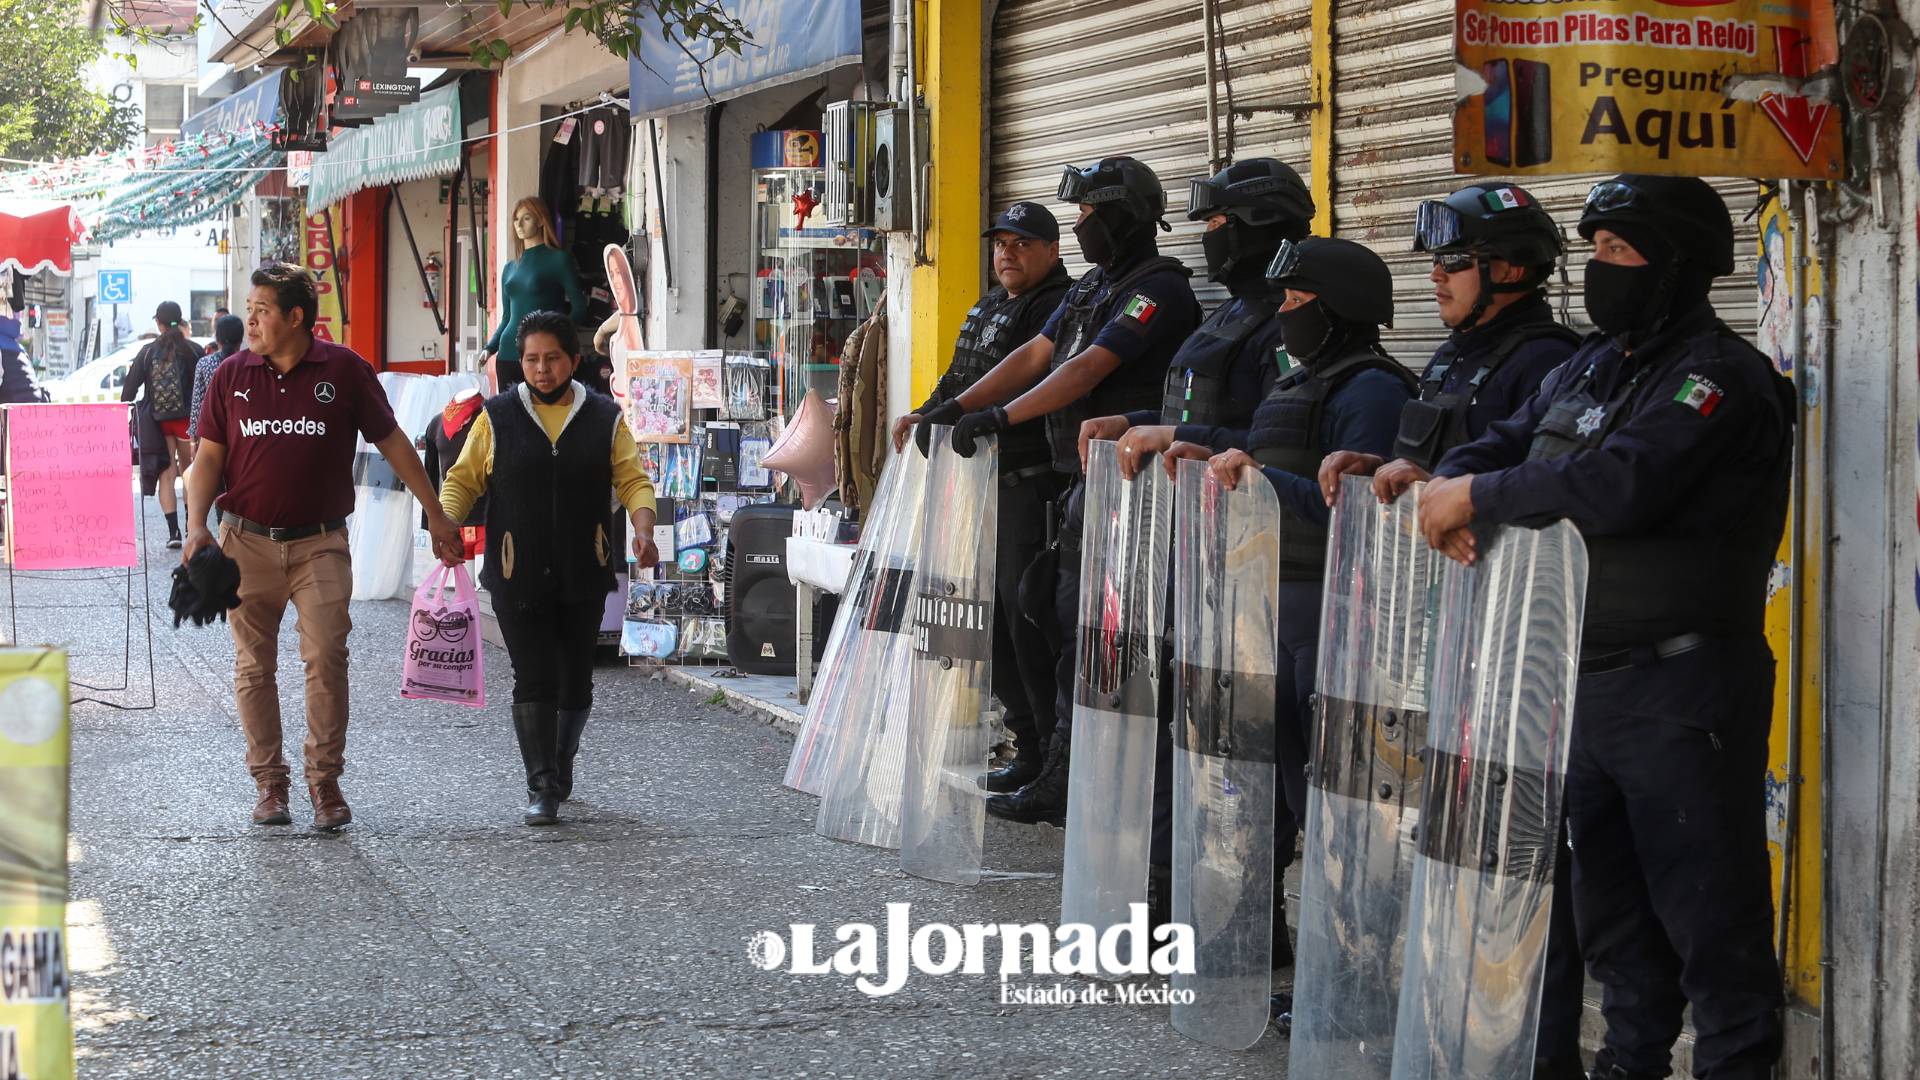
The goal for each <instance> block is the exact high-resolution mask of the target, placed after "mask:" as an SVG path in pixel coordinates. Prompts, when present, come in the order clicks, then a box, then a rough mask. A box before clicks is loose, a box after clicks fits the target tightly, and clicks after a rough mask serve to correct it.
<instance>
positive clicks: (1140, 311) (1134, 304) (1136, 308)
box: [1120, 293, 1160, 326]
mask: <svg viewBox="0 0 1920 1080" xmlns="http://www.w3.org/2000/svg"><path fill="white" fill-rule="evenodd" d="M1159 310H1160V302H1159V301H1157V300H1155V299H1154V298H1153V297H1151V296H1148V295H1147V294H1146V293H1134V294H1133V297H1132V299H1130V300H1128V301H1127V303H1126V306H1124V307H1122V308H1121V309H1120V314H1121V315H1122V316H1123V317H1125V318H1128V319H1132V320H1133V321H1134V322H1137V323H1139V324H1140V325H1141V326H1145V325H1147V324H1148V323H1150V322H1152V321H1153V316H1154V313H1155V312H1157V311H1159Z"/></svg>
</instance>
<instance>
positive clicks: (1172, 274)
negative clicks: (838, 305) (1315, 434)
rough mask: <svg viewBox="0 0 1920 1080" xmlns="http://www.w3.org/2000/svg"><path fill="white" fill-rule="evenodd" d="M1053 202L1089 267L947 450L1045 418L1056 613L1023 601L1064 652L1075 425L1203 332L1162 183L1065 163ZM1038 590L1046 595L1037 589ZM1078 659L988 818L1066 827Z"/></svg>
mask: <svg viewBox="0 0 1920 1080" xmlns="http://www.w3.org/2000/svg"><path fill="white" fill-rule="evenodd" d="M1058 194H1059V197H1060V198H1061V199H1062V200H1064V201H1066V202H1070V203H1075V204H1077V205H1078V206H1079V207H1080V216H1079V218H1078V220H1077V221H1076V222H1075V224H1074V227H1073V234H1074V237H1075V239H1077V240H1078V241H1079V243H1080V251H1081V253H1082V254H1083V255H1085V256H1086V258H1087V261H1089V262H1091V263H1093V264H1094V266H1093V269H1092V270H1090V271H1088V272H1087V275H1086V276H1085V277H1083V278H1081V279H1080V281H1079V282H1078V283H1077V284H1075V285H1074V286H1073V287H1072V288H1070V289H1068V290H1067V293H1066V296H1065V297H1064V298H1063V299H1062V300H1061V301H1060V306H1059V308H1057V309H1056V310H1055V311H1054V313H1053V315H1052V317H1050V318H1049V319H1048V320H1047V324H1046V326H1045V327H1043V328H1042V329H1041V331H1040V333H1039V335H1037V336H1036V337H1034V339H1033V340H1031V341H1029V342H1027V343H1026V344H1025V345H1022V346H1020V347H1019V348H1018V349H1015V350H1014V351H1013V352H1012V353H1010V354H1008V356H1007V358H1006V359H1005V360H1002V361H1001V362H1000V363H999V364H998V365H997V366H995V367H994V369H993V370H992V371H990V372H988V373H987V374H986V375H985V376H983V377H982V378H981V379H980V380H979V381H978V382H976V383H974V384H973V385H972V386H971V387H968V388H967V389H966V390H964V391H962V392H961V393H960V395H959V397H957V398H956V399H955V400H956V401H957V402H958V403H959V404H960V405H961V406H963V407H964V408H966V409H967V410H969V411H968V413H967V414H966V415H965V416H962V417H961V418H960V419H959V420H958V422H956V423H955V424H954V429H953V448H954V451H955V452H956V453H959V454H961V455H971V454H972V453H973V451H974V448H975V445H976V443H977V441H978V440H980V439H982V438H985V437H987V436H990V435H1000V436H1004V434H1005V433H1006V432H1007V431H1008V430H1009V429H1011V428H1012V427H1014V426H1015V425H1017V424H1021V423H1025V422H1027V421H1031V420H1034V419H1036V418H1045V421H1046V430H1047V442H1048V445H1049V447H1050V450H1051V454H1052V459H1053V468H1054V470H1055V471H1056V472H1058V473H1059V474H1060V476H1061V478H1062V480H1063V482H1064V483H1065V484H1066V486H1067V493H1066V494H1065V495H1064V496H1063V497H1062V499H1061V500H1060V502H1061V512H1060V526H1059V536H1058V542H1057V544H1056V545H1055V548H1054V554H1055V556H1056V558H1057V563H1058V565H1057V566H1056V567H1055V569H1054V572H1053V575H1052V577H1053V590H1052V596H1051V598H1050V599H1051V601H1052V607H1053V610H1052V611H1051V612H1050V613H1049V612H1044V611H1041V610H1038V608H1039V607H1041V606H1043V605H1044V600H1043V599H1042V598H1041V597H1035V596H1030V598H1029V606H1028V609H1027V614H1028V615H1029V616H1030V617H1032V618H1034V619H1035V620H1036V621H1037V620H1039V619H1043V618H1047V617H1048V616H1049V615H1051V618H1052V620H1053V625H1054V627H1055V629H1056V631H1057V634H1056V637H1055V639H1054V640H1056V641H1059V642H1062V643H1071V642H1072V641H1073V639H1074V633H1075V630H1076V623H1077V621H1078V610H1077V609H1078V604H1079V597H1080V516H1081V512H1082V506H1081V502H1082V494H1083V492H1084V485H1083V484H1082V483H1081V482H1080V481H1081V473H1080V449H1079V439H1080V426H1081V424H1083V423H1084V422H1085V421H1086V420H1088V419H1089V418H1091V417H1095V416H1111V415H1114V414H1119V413H1128V412H1134V411H1136V410H1142V409H1150V408H1152V407H1153V406H1154V404H1155V403H1157V402H1158V401H1159V400H1160V386H1161V382H1162V380H1163V379H1164V377H1165V375H1166V371H1167V365H1168V362H1169V361H1171V360H1172V358H1173V354H1174V351H1175V350H1176V349H1178V348H1179V346H1180V343H1181V342H1182V341H1184V340H1186V338H1187V335H1189V334H1191V333H1192V332H1193V329H1194V327H1196V326H1198V325H1199V323H1200V304H1199V301H1197V300H1196V299H1194V295H1193V288H1192V287H1191V286H1190V285H1188V284H1187V277H1188V274H1189V271H1188V270H1187V268H1186V267H1185V266H1184V265H1182V264H1181V263H1180V261H1179V260H1178V259H1173V258H1169V257H1167V256H1163V255H1161V254H1160V249H1159V243H1158V238H1157V232H1158V230H1160V229H1165V228H1168V227H1169V226H1168V225H1167V224H1166V222H1165V221H1162V220H1161V217H1162V215H1164V214H1165V213H1166V207H1167V196H1166V192H1165V191H1164V190H1163V189H1162V188H1161V186H1160V178H1159V177H1158V176H1156V175H1155V174H1154V172H1153V170H1152V169H1150V168H1148V167H1147V166H1146V165H1145V164H1144V163H1142V162H1140V161H1137V160H1135V159H1134V158H1130V157H1110V158H1102V159H1101V160H1100V161H1099V162H1097V163H1095V164H1093V165H1090V166H1087V167H1086V168H1076V167H1073V166H1068V167H1067V168H1066V169H1065V171H1064V173H1063V175H1062V177H1061V180H1060V189H1059V193H1058ZM1040 591H1041V592H1044V591H1045V590H1044V589H1042V590H1040ZM1073 664H1074V653H1073V650H1072V649H1070V648H1064V647H1063V648H1061V649H1060V650H1059V651H1058V653H1057V654H1056V661H1055V668H1054V681H1055V685H1056V692H1055V699H1054V716H1055V727H1054V734H1053V740H1052V743H1051V745H1050V746H1049V748H1048V753H1047V758H1046V762H1045V764H1044V766H1043V767H1042V769H1041V772H1040V774H1039V775H1038V776H1037V777H1035V778H1034V779H1033V781H1032V782H1030V783H1029V784H1027V785H1026V786H1025V787H1022V788H1020V789H1019V790H1018V791H1016V792H1013V793H1012V794H1011V795H1004V796H995V797H993V798H991V799H989V800H988V802H987V809H988V811H989V812H991V813H993V814H995V815H997V816H1000V817H1004V818H1008V819H1010V820H1015V821H1025V822H1040V821H1045V822H1050V823H1052V824H1055V825H1063V824H1064V823H1065V821H1066V806H1067V775H1068V754H1069V752H1070V739H1071V735H1072V733H1071V730H1070V726H1069V721H1070V718H1071V716H1072V715H1073V704H1072V689H1073V674H1074V671H1073Z"/></svg>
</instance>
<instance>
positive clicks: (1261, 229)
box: [1187, 158, 1313, 281]
mask: <svg viewBox="0 0 1920 1080" xmlns="http://www.w3.org/2000/svg"><path fill="white" fill-rule="evenodd" d="M1187 184H1188V194H1187V220H1189V221H1203V220H1205V219H1207V218H1210V217H1213V216H1214V215H1216V214H1224V215H1226V218H1227V220H1226V224H1224V225H1222V226H1221V227H1220V228H1218V229H1211V230H1208V231H1207V232H1206V233H1205V234H1203V235H1202V236H1201V238H1200V241H1201V247H1202V248H1204V249H1205V250H1206V253H1207V277H1208V279H1209V280H1212V281H1224V280H1227V279H1228V278H1230V277H1239V276H1241V270H1242V268H1245V269H1247V270H1251V271H1252V272H1253V273H1254V274H1258V273H1259V272H1260V271H1261V270H1263V269H1264V268H1265V267H1266V264H1267V262H1268V260H1270V259H1272V258H1273V252H1274V249H1275V248H1277V247H1279V246H1280V243H1281V242H1282V241H1284V240H1299V239H1301V238H1303V237H1305V236H1306V235H1307V231H1308V230H1309V228H1311V226H1312V222H1313V195H1312V194H1311V193H1310V192H1308V191H1307V185H1306V184H1305V183H1303V182H1302V181H1301V179H1300V174H1299V173H1297V172H1294V171H1293V169H1292V168H1291V167H1290V166H1288V165H1287V164H1286V163H1285V162H1282V161H1276V160H1275V159H1273V158H1249V159H1247V160H1246V161H1237V162H1234V163H1233V164H1232V165H1229V166H1227V167H1226V168H1224V169H1221V170H1220V171H1219V172H1217V173H1215V174H1213V175H1212V176H1209V177H1194V178H1193V179H1191V180H1189V181H1187Z"/></svg>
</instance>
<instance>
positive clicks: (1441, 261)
mask: <svg viewBox="0 0 1920 1080" xmlns="http://www.w3.org/2000/svg"><path fill="white" fill-rule="evenodd" d="M1479 263H1480V259H1479V257H1478V256H1476V255H1474V254H1473V253H1472V252H1470V251H1447V252H1440V253H1437V254H1435V255H1434V257H1433V265H1434V267H1435V268H1436V269H1440V270H1444V271H1446V272H1447V273H1449V274H1458V273H1460V272H1461V271H1463V270H1471V269H1473V268H1474V267H1475V266H1477V265H1479Z"/></svg>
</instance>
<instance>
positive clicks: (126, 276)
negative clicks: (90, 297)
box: [94, 270, 133, 304]
mask: <svg viewBox="0 0 1920 1080" xmlns="http://www.w3.org/2000/svg"><path fill="white" fill-rule="evenodd" d="M94 293H95V296H94V299H95V300H96V301H98V302H99V303H102V304H131V303H133V271H131V270H101V271H99V272H98V273H97V275H96V278H95V288H94Z"/></svg>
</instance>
